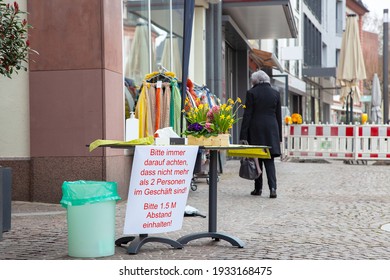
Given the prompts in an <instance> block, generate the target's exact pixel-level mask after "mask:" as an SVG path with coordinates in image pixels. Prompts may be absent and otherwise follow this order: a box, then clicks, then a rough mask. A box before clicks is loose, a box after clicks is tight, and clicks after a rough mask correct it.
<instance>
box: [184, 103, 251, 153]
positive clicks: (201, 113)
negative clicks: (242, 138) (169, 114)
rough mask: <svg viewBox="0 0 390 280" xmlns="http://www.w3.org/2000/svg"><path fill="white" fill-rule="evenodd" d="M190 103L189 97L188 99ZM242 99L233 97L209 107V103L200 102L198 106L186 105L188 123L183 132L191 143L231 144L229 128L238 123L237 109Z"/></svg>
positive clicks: (203, 144) (209, 144)
mask: <svg viewBox="0 0 390 280" xmlns="http://www.w3.org/2000/svg"><path fill="white" fill-rule="evenodd" d="M198 103H199V102H197V103H196V104H198ZM186 104H187V105H188V104H189V103H188V99H187V100H186ZM240 107H243V108H245V105H242V104H241V99H240V98H237V99H236V101H233V100H232V99H231V98H229V99H228V100H227V103H224V104H222V105H220V106H218V105H215V106H213V107H211V108H209V105H208V104H207V103H200V104H199V105H197V106H188V107H187V106H186V108H187V110H185V113H186V114H185V117H186V120H187V123H188V126H187V129H186V130H185V132H184V133H183V134H184V135H186V136H187V138H188V144H189V145H201V146H227V145H229V130H230V129H231V128H232V127H233V124H235V123H237V122H238V120H239V118H238V117H237V111H238V109H239V108H240Z"/></svg>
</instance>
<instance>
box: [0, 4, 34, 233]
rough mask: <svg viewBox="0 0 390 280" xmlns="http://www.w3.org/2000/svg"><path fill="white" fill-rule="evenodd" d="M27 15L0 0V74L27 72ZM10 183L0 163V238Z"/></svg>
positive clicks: (8, 217) (8, 221)
mask: <svg viewBox="0 0 390 280" xmlns="http://www.w3.org/2000/svg"><path fill="white" fill-rule="evenodd" d="M26 14H27V13H26V12H24V11H21V10H20V9H19V4H18V3H17V2H16V1H15V2H13V3H12V4H11V3H5V2H4V0H0V77H1V76H4V77H8V78H10V79H11V78H12V75H13V74H17V73H18V71H19V70H25V71H27V67H26V66H25V63H27V60H28V54H29V53H30V51H33V50H32V49H31V48H30V43H29V40H28V29H29V28H31V26H30V25H29V24H28V23H27V20H26V19H25V15H26ZM33 52H35V51H33ZM35 53H36V52H35ZM11 185H12V169H11V168H9V167H2V166H0V207H1V209H0V240H1V238H2V233H3V232H4V231H8V230H10V227H11Z"/></svg>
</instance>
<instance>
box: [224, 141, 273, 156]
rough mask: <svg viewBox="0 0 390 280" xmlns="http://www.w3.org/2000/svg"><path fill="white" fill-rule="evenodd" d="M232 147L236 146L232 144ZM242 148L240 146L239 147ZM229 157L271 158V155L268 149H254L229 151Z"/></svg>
mask: <svg viewBox="0 0 390 280" xmlns="http://www.w3.org/2000/svg"><path fill="white" fill-rule="evenodd" d="M230 146H233V147H234V146H235V145H232V144H230ZM237 147H240V145H237ZM227 155H228V156H231V157H247V158H264V159H269V158H271V154H270V152H269V149H268V148H260V147H257V148H256V147H253V148H248V149H234V148H233V149H229V150H228V151H227Z"/></svg>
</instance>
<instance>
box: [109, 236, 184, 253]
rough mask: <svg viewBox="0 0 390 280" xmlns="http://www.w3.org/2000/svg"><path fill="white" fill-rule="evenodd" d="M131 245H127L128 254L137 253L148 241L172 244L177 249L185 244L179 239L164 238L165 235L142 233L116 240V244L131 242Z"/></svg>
mask: <svg viewBox="0 0 390 280" xmlns="http://www.w3.org/2000/svg"><path fill="white" fill-rule="evenodd" d="M129 242H131V243H130V244H129V246H128V247H127V253H128V254H137V253H138V252H139V250H140V249H141V247H142V246H143V245H144V244H146V243H148V242H160V243H165V244H168V245H171V246H172V247H173V248H175V249H182V248H183V245H182V244H181V243H179V242H178V241H175V240H172V239H169V238H164V237H152V236H148V235H147V234H140V235H139V236H137V237H135V236H125V237H121V238H119V239H117V240H116V241H115V245H116V246H120V247H121V246H122V245H124V244H127V243H129Z"/></svg>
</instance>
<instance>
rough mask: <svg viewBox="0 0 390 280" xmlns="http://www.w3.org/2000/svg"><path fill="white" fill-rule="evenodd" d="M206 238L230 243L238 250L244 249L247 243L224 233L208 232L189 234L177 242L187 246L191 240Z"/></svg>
mask: <svg viewBox="0 0 390 280" xmlns="http://www.w3.org/2000/svg"><path fill="white" fill-rule="evenodd" d="M204 237H211V238H212V239H214V240H215V241H219V240H220V239H222V240H225V241H227V242H229V243H230V244H232V245H233V246H237V247H238V248H244V246H245V243H244V242H243V241H241V240H240V239H238V238H236V237H233V236H231V235H228V234H224V233H218V232H208V231H207V232H199V233H192V234H188V235H186V236H183V237H180V238H179V239H178V240H177V241H178V242H180V243H181V244H187V243H188V242H190V241H191V240H194V239H198V238H204Z"/></svg>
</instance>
